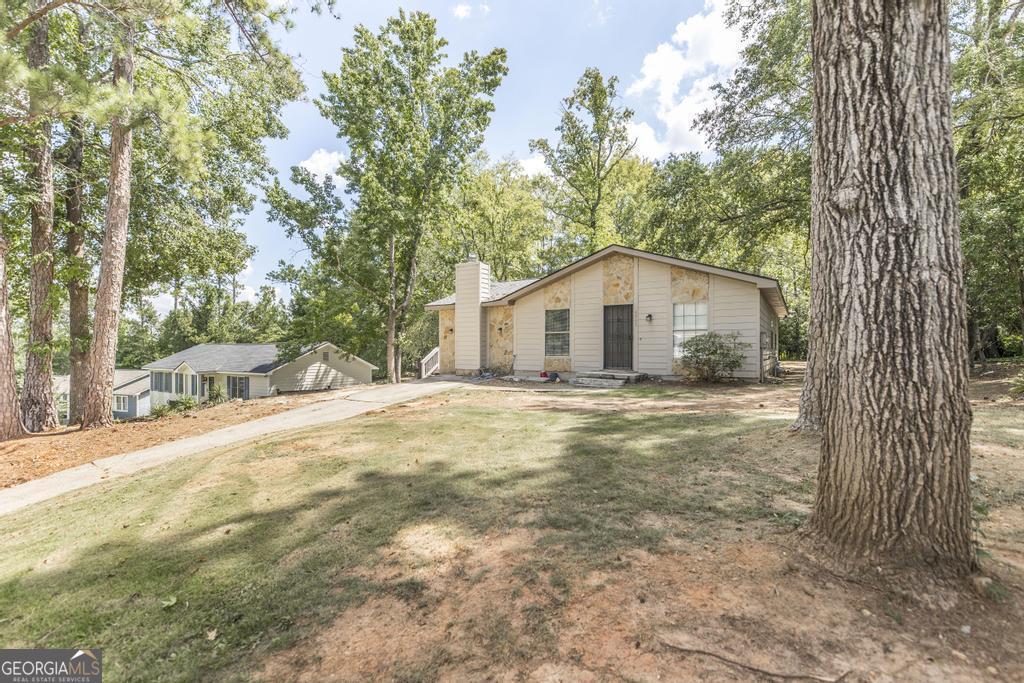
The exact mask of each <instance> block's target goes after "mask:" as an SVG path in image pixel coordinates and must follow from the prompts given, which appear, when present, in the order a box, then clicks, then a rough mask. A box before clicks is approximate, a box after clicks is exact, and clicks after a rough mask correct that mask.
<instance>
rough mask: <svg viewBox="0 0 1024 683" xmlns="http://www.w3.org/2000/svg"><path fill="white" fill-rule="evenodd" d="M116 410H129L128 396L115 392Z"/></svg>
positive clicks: (122, 411) (125, 411) (120, 411)
mask: <svg viewBox="0 0 1024 683" xmlns="http://www.w3.org/2000/svg"><path fill="white" fill-rule="evenodd" d="M114 411H115V412H118V413H127V412H128V397H127V396H119V395H117V394H114Z"/></svg>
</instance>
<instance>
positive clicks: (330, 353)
mask: <svg viewBox="0 0 1024 683" xmlns="http://www.w3.org/2000/svg"><path fill="white" fill-rule="evenodd" d="M145 369H146V370H149V371H150V399H151V403H152V405H153V406H154V407H155V406H160V405H164V404H166V403H168V402H170V401H174V400H177V399H179V398H181V397H183V396H190V397H192V398H193V399H194V400H195V401H196V402H202V401H206V400H208V399H209V397H210V395H211V393H217V392H219V393H220V394H221V395H222V396H224V397H226V398H241V399H250V398H261V397H264V396H273V395H275V394H278V393H282V392H292V391H317V390H322V389H339V388H341V387H346V386H352V385H355V384H369V383H370V382H371V381H373V371H374V370H376V369H377V367H376V366H375V365H373V364H371V363H368V362H366V361H365V360H363V359H362V358H358V357H356V356H353V355H351V354H349V353H346V352H344V351H342V350H341V349H339V348H338V347H336V346H335V345H334V344H330V343H328V342H322V343H320V344H316V345H314V346H312V347H309V348H307V349H304V350H303V351H302V352H301V353H300V354H299V355H298V356H297V357H295V358H294V359H291V360H286V359H283V358H281V354H280V350H279V349H278V347H277V346H276V345H275V344H199V345H197V346H193V347H192V348H189V349H185V350H184V351H179V352H178V353H175V354H172V355H170V356H167V357H166V358H161V359H160V360H157V361H153V362H152V363H149V364H148V365H146V366H145ZM214 387H216V389H215V388H214Z"/></svg>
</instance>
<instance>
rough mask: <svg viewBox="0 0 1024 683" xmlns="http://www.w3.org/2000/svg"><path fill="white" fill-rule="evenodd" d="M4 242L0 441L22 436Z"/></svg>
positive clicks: (0, 244)
mask: <svg viewBox="0 0 1024 683" xmlns="http://www.w3.org/2000/svg"><path fill="white" fill-rule="evenodd" d="M7 249H8V244H7V240H6V239H4V238H3V237H2V236H0V441H7V440H8V439H16V438H18V437H19V436H24V435H25V427H24V425H22V423H21V412H20V411H19V410H18V385H17V382H16V381H15V378H14V338H13V337H12V335H11V314H10V311H9V309H8V307H7Z"/></svg>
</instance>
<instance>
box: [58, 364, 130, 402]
mask: <svg viewBox="0 0 1024 683" xmlns="http://www.w3.org/2000/svg"><path fill="white" fill-rule="evenodd" d="M70 386H71V378H70V377H69V376H68V375H54V376H53V391H54V393H55V394H58V395H60V394H66V393H68V391H70V389H69V387H70ZM147 389H149V370H131V369H127V368H118V369H116V370H114V393H115V394H124V395H126V396H138V395H139V394H141V393H142V392H143V391H146V390H147Z"/></svg>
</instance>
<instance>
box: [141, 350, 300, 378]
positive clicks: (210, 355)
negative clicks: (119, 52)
mask: <svg viewBox="0 0 1024 683" xmlns="http://www.w3.org/2000/svg"><path fill="white" fill-rule="evenodd" d="M182 363H185V364H187V365H188V366H189V367H190V368H192V369H193V370H194V371H195V372H250V373H256V374H260V375H262V374H266V373H268V372H270V371H271V370H273V369H274V368H276V367H277V366H279V365H282V364H283V361H280V360H278V349H277V344H198V345H196V346H193V347H192V348H189V349H185V350H184V351H178V352H177V353H172V354H171V355H170V356H167V357H166V358H161V359H160V360H155V361H153V362H152V363H148V364H146V365H144V366H143V367H144V368H145V369H147V370H174V369H176V368H177V367H178V366H180V365H181V364H182Z"/></svg>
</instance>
